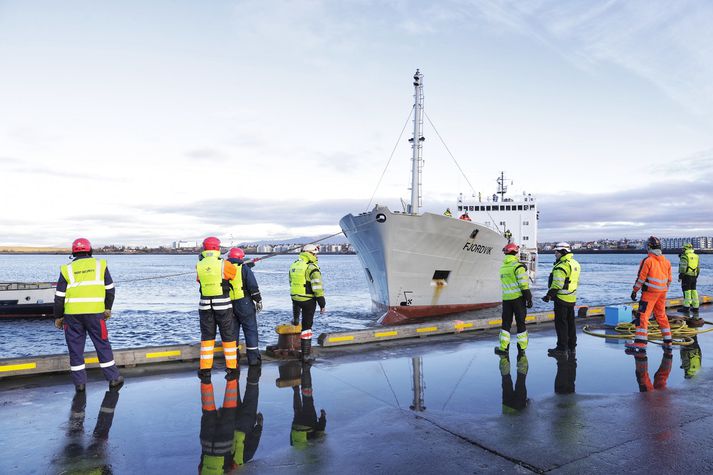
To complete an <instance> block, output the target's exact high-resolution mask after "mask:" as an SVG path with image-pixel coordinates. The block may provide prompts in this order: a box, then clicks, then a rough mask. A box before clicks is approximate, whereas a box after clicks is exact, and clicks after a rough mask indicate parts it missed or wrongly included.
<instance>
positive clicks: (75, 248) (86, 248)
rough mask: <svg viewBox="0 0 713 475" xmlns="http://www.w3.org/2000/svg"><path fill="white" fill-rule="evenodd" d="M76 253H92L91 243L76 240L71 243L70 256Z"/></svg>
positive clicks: (81, 239)
mask: <svg viewBox="0 0 713 475" xmlns="http://www.w3.org/2000/svg"><path fill="white" fill-rule="evenodd" d="M78 252H92V243H90V242H89V239H84V238H77V239H75V240H74V242H73V243H72V254H77V253H78Z"/></svg>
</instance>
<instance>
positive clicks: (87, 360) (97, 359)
mask: <svg viewBox="0 0 713 475" xmlns="http://www.w3.org/2000/svg"><path fill="white" fill-rule="evenodd" d="M84 362H85V363H99V358H97V357H96V356H92V357H89V358H84Z"/></svg>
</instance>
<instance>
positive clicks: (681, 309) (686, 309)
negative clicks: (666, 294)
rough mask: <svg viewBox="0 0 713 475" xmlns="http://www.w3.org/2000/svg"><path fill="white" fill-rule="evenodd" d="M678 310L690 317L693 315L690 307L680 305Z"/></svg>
mask: <svg viewBox="0 0 713 475" xmlns="http://www.w3.org/2000/svg"><path fill="white" fill-rule="evenodd" d="M677 312H678V313H682V314H684V315H685V316H687V317H688V316H690V315H691V308H690V307H678V310H677Z"/></svg>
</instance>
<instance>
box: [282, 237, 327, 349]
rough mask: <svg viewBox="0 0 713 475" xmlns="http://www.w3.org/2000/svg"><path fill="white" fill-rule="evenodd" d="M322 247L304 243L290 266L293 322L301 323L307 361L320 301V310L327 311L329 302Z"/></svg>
mask: <svg viewBox="0 0 713 475" xmlns="http://www.w3.org/2000/svg"><path fill="white" fill-rule="evenodd" d="M318 252H319V248H318V247H317V246H315V245H314V244H305V245H304V247H303V248H302V252H301V253H300V255H299V258H298V259H297V260H296V261H295V262H293V263H292V265H291V266H290V272H289V278H290V297H291V298H292V324H293V325H299V324H300V315H301V316H302V332H301V333H300V345H301V348H302V361H303V362H308V361H309V355H310V351H311V347H312V323H313V321H314V312H315V310H316V309H317V304H319V313H324V312H325V311H326V310H325V307H326V305H327V303H326V301H325V299H324V287H323V286H322V273H321V271H320V270H319V265H318V264H317V253H318Z"/></svg>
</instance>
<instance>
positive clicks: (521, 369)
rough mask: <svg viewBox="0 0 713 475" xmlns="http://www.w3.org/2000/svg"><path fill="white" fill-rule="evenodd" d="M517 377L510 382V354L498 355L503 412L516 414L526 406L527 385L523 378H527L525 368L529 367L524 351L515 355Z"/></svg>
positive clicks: (527, 400) (527, 401)
mask: <svg viewBox="0 0 713 475" xmlns="http://www.w3.org/2000/svg"><path fill="white" fill-rule="evenodd" d="M516 368H517V378H516V379H515V385H514V386H513V383H512V376H510V356H509V355H508V354H504V355H500V376H501V378H502V381H501V385H502V389H503V406H502V411H503V414H517V413H518V412H520V411H522V410H523V409H525V408H526V407H527V404H528V403H529V399H527V386H525V379H526V378H527V370H528V368H529V365H528V361H527V356H526V355H525V353H519V354H518V355H517V365H516Z"/></svg>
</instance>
